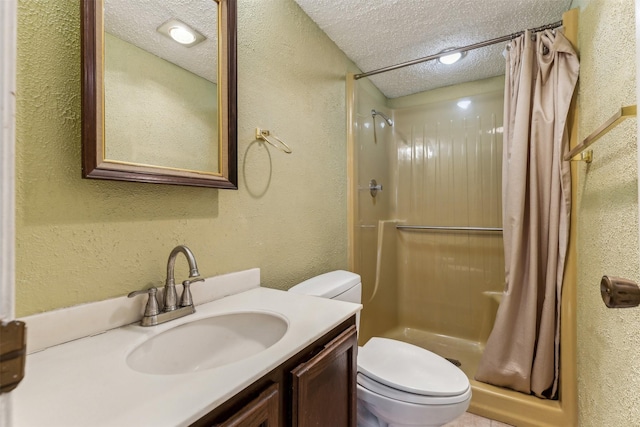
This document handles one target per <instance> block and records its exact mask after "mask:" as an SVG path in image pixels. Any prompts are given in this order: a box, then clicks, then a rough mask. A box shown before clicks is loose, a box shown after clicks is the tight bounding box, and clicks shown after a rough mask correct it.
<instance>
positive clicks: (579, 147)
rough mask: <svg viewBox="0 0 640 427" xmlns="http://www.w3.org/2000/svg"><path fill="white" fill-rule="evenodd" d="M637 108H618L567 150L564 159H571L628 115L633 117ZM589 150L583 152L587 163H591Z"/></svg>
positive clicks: (629, 106)
mask: <svg viewBox="0 0 640 427" xmlns="http://www.w3.org/2000/svg"><path fill="white" fill-rule="evenodd" d="M637 109H638V106H637V105H628V106H626V107H622V108H620V110H619V111H618V112H617V113H616V114H614V115H613V116H611V118H609V120H607V121H606V122H605V123H603V124H602V125H601V126H600V127H599V128H598V129H596V130H595V131H593V132H592V133H591V135H589V136H588V137H586V138H585V139H584V140H583V141H582V142H581V143H580V144H578V145H577V146H575V147H574V148H573V150H571V151H569V153H567V155H565V156H564V160H571V159H573V158H574V157H575V156H577V155H578V154H580V153H582V152H583V151H584V150H586V149H587V148H588V147H589V146H590V145H591V144H593V143H594V142H596V141H597V140H598V139H600V137H602V136H604V135H605V134H606V133H607V132H609V131H610V130H611V129H613V128H614V127H616V126H618V125H619V124H620V123H621V122H622V121H624V120H625V119H628V118H629V117H635V116H636V114H637ZM590 152H591V150H589V151H588V152H587V153H585V154H586V155H584V154H583V160H585V161H586V162H587V163H591V159H592V156H591V154H590Z"/></svg>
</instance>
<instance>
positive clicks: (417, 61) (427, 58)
mask: <svg viewBox="0 0 640 427" xmlns="http://www.w3.org/2000/svg"><path fill="white" fill-rule="evenodd" d="M560 26H562V21H558V22H554V23H552V24H547V25H543V26H541V27H536V28H531V29H529V31H531V32H532V33H537V32H539V31H544V30H551V29H553V28H558V27H560ZM523 34H524V31H518V32H517V33H513V34H509V35H508V36H502V37H497V38H495V39H491V40H486V41H483V42H480V43H475V44H471V45H469V46H465V47H459V48H457V49H451V50H447V51H446V52H440V53H436V54H434V55H429V56H425V57H423V58H418V59H414V60H412V61H408V62H403V63H401V64H397V65H390V66H389V67H384V68H378V69H377V70H373V71H367V72H366V73H360V74H356V75H354V76H353V78H354V79H355V80H358V79H361V78H363V77H369V76H373V75H375V74H380V73H386V72H387V71H393V70H397V69H398V68H404V67H408V66H410V65H415V64H420V63H421V62H427V61H431V60H433V59H438V58H440V57H442V56H447V55H451V54H453V53H458V52H460V53H462V52H467V51H470V50H474V49H478V48H481V47H485V46H490V45H492V44H496V43H502V42H506V41H509V40H513V39H515V38H516V37H519V36H521V35H523Z"/></svg>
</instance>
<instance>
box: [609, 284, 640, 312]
mask: <svg viewBox="0 0 640 427" xmlns="http://www.w3.org/2000/svg"><path fill="white" fill-rule="evenodd" d="M600 295H601V296H602V301H604V303H605V305H606V306H607V307H609V308H630V307H637V306H638V305H640V287H638V284H637V283H636V282H634V281H631V280H628V279H623V278H622V277H615V276H602V279H601V280H600Z"/></svg>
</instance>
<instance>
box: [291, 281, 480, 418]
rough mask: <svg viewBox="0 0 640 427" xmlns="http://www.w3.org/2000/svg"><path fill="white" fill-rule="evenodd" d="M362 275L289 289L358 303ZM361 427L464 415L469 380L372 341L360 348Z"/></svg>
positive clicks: (401, 346) (431, 358)
mask: <svg viewBox="0 0 640 427" xmlns="http://www.w3.org/2000/svg"><path fill="white" fill-rule="evenodd" d="M361 291H362V284H361V281H360V276H359V275H357V274H354V273H350V272H348V271H342V270H339V271H332V272H330V273H326V274H322V275H320V276H316V277H313V278H311V279H309V280H307V281H304V282H302V283H300V284H299V285H296V286H294V287H292V288H291V289H290V292H296V293H301V294H307V295H314V296H318V297H323V298H331V299H337V300H341V301H349V302H357V303H359V302H360V298H361V297H360V296H361ZM357 383H358V385H357V390H358V426H361V427H387V426H388V427H404V426H414V427H426V426H441V425H443V424H446V423H448V422H450V421H453V420H454V419H456V418H457V417H459V416H460V415H462V414H463V413H464V412H465V411H466V410H467V408H468V407H469V403H470V401H471V386H470V385H469V380H468V378H467V377H466V375H465V374H464V373H463V372H462V371H461V370H460V369H459V368H458V367H456V366H455V365H453V364H452V363H451V362H449V361H448V360H446V359H444V358H442V357H440V356H438V355H436V354H434V353H432V352H430V351H428V350H425V349H423V348H421V347H417V346H414V345H412V344H408V343H405V342H402V341H397V340H392V339H388V338H379V337H374V338H371V339H370V340H369V341H367V343H366V344H365V345H364V346H362V347H359V349H358V374H357Z"/></svg>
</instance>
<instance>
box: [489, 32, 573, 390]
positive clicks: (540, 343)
mask: <svg viewBox="0 0 640 427" xmlns="http://www.w3.org/2000/svg"><path fill="white" fill-rule="evenodd" d="M506 59H507V68H506V78H505V105H504V121H505V124H504V134H503V140H504V150H503V164H502V198H503V206H502V215H503V229H504V236H503V238H504V253H505V280H506V283H505V292H504V296H503V299H502V302H501V304H500V306H499V308H498V313H497V316H496V322H495V324H494V327H493V330H492V332H491V335H490V336H489V339H488V341H487V345H486V348H485V350H484V353H483V355H482V360H481V362H480V365H479V367H478V371H477V373H476V379H477V380H478V381H482V382H486V383H490V384H494V385H498V386H502V387H508V388H511V389H514V390H518V391H521V392H524V393H527V394H531V393H532V394H535V395H536V396H538V397H542V398H555V397H556V394H557V389H558V366H559V345H560V297H561V287H562V278H563V273H564V264H565V256H566V252H567V244H568V237H569V215H570V211H571V176H570V165H569V162H567V161H563V160H562V158H563V156H564V154H565V152H566V151H568V135H567V132H566V118H567V114H568V111H569V104H570V103H571V97H572V95H573V91H574V88H575V85H576V82H577V79H578V69H579V63H578V58H577V55H576V53H575V51H574V49H573V47H572V46H571V43H570V42H569V41H568V40H567V39H566V38H565V37H564V35H563V34H562V33H560V32H559V31H558V32H555V33H554V32H552V31H550V30H547V31H545V32H543V33H537V34H533V33H530V32H528V31H527V32H526V33H525V34H524V35H523V36H520V37H518V38H517V39H514V40H513V41H512V42H511V46H510V48H509V49H508V51H507V55H506Z"/></svg>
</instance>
